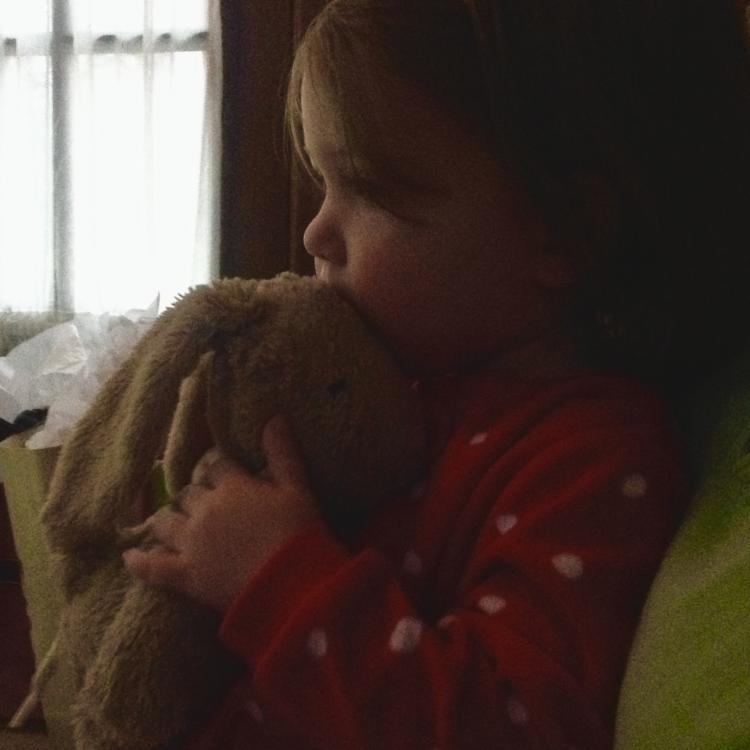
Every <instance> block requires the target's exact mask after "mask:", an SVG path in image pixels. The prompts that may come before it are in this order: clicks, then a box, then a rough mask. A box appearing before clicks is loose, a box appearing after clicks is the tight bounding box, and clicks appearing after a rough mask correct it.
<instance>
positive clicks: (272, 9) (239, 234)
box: [220, 0, 325, 278]
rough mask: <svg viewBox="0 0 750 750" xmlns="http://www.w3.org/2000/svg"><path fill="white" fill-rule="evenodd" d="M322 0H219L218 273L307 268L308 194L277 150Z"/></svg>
mask: <svg viewBox="0 0 750 750" xmlns="http://www.w3.org/2000/svg"><path fill="white" fill-rule="evenodd" d="M324 5H325V0H222V26H223V66H224V67H223V78H224V99H223V109H222V196H221V232H222V239H221V264H220V272H221V275H222V276H241V277H244V278H269V277H271V276H274V275H275V274H277V273H279V272H281V271H285V270H292V271H295V272H296V273H300V274H309V273H311V272H312V260H311V258H310V257H309V256H308V255H307V254H306V253H305V250H304V246H303V244H302V235H303V232H304V228H305V226H306V225H307V223H308V222H309V220H310V218H312V216H313V215H314V212H315V201H316V198H315V195H314V193H313V191H312V189H311V188H310V186H309V185H308V183H307V180H306V179H305V178H304V177H303V175H302V174H301V173H300V172H299V171H298V170H297V169H296V168H295V167H294V166H293V164H291V163H290V162H291V161H292V160H291V159H287V158H286V156H285V154H284V96H285V92H286V82H287V78H288V75H289V69H290V67H291V61H292V55H293V51H294V49H295V48H296V45H297V43H298V41H299V39H301V37H302V35H303V33H304V31H305V29H306V28H307V26H308V25H309V23H310V21H311V20H312V19H313V18H314V17H315V15H316V14H317V13H318V12H319V11H320V10H321V8H322V7H323V6H324Z"/></svg>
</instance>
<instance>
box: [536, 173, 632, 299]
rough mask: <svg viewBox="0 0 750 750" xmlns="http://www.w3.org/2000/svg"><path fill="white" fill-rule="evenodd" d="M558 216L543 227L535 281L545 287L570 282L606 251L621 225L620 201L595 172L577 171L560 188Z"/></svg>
mask: <svg viewBox="0 0 750 750" xmlns="http://www.w3.org/2000/svg"><path fill="white" fill-rule="evenodd" d="M559 191H560V193H559V194H560V200H559V201H558V207H557V210H556V214H557V217H558V218H557V220H553V221H551V222H549V223H548V224H547V225H546V227H545V241H544V242H543V243H542V248H543V249H542V252H540V253H539V256H538V259H537V268H536V278H537V282H538V283H539V284H540V285H541V286H543V287H545V288H561V287H565V286H570V285H571V284H573V283H574V282H575V281H576V279H577V278H578V276H579V269H580V268H582V267H586V266H587V265H589V264H590V263H592V262H593V263H596V259H597V258H601V257H602V256H603V255H604V254H606V252H607V248H608V247H609V246H610V244H611V242H612V241H613V240H614V238H615V236H616V235H617V233H618V231H619V226H620V201H619V199H618V197H617V194H616V192H615V191H614V190H613V188H612V187H611V186H610V185H609V183H608V182H607V181H606V180H605V179H604V178H603V177H601V176H600V175H599V174H597V173H595V172H576V173H574V174H572V175H571V176H570V177H568V178H567V179H566V181H565V184H564V186H561V187H560V188H559Z"/></svg>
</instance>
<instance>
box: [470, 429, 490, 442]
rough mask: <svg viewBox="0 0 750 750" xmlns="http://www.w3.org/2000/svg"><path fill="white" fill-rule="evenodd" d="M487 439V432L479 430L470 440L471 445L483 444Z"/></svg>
mask: <svg viewBox="0 0 750 750" xmlns="http://www.w3.org/2000/svg"><path fill="white" fill-rule="evenodd" d="M485 440H487V433H486V432H478V433H477V434H476V435H474V437H473V438H472V439H471V440H469V445H481V444H482V443H483V442H484V441H485Z"/></svg>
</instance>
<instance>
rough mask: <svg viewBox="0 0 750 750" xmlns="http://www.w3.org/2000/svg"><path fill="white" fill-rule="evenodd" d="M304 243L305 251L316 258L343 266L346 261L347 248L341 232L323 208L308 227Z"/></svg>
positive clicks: (304, 235) (303, 238)
mask: <svg viewBox="0 0 750 750" xmlns="http://www.w3.org/2000/svg"><path fill="white" fill-rule="evenodd" d="M302 242H303V244H304V246H305V250H307V252H308V253H310V255H312V256H314V257H316V258H322V259H324V260H327V261H328V262H329V263H334V264H336V265H343V263H344V262H345V260H346V246H345V245H344V241H343V238H342V236H341V232H340V230H339V227H338V226H337V224H336V222H335V220H334V219H333V217H332V216H331V215H330V213H329V212H327V211H326V210H325V207H322V208H321V209H320V211H318V213H317V214H316V216H315V218H314V219H313V220H312V221H311V222H310V223H309V224H308V225H307V229H305V232H304V234H303V236H302Z"/></svg>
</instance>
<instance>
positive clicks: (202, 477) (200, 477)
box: [190, 448, 221, 484]
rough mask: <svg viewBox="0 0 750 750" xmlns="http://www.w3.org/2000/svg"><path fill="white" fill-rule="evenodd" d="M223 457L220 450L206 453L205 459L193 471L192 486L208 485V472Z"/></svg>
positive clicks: (216, 449) (215, 449) (212, 449)
mask: <svg viewBox="0 0 750 750" xmlns="http://www.w3.org/2000/svg"><path fill="white" fill-rule="evenodd" d="M220 457H221V453H220V451H219V449H218V448H211V450H209V451H208V452H206V453H205V454H204V455H203V457H202V458H201V459H200V461H198V463H197V464H196V465H195V468H194V469H193V474H192V476H191V478H190V483H191V484H206V482H207V479H206V477H207V474H208V470H209V469H210V468H211V466H212V464H214V463H215V462H216V461H217V460H218V459H219V458H220Z"/></svg>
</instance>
